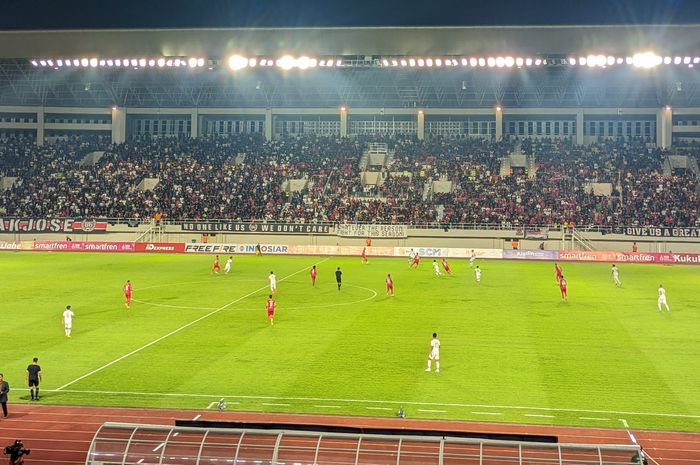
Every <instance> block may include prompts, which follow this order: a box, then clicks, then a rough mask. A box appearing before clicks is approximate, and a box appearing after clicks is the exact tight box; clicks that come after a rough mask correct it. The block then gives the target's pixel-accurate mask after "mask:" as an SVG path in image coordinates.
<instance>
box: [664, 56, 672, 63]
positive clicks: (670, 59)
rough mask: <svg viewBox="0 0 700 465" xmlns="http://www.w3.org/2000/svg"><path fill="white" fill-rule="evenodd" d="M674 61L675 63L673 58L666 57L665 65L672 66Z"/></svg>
mask: <svg viewBox="0 0 700 465" xmlns="http://www.w3.org/2000/svg"><path fill="white" fill-rule="evenodd" d="M672 61H673V58H671V57H664V64H665V65H670V64H671V62H672Z"/></svg>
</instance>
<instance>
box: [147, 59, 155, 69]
mask: <svg viewBox="0 0 700 465" xmlns="http://www.w3.org/2000/svg"><path fill="white" fill-rule="evenodd" d="M155 65H156V60H154V59H153V58H151V59H150V60H148V66H149V67H150V68H153V67H154V66H155Z"/></svg>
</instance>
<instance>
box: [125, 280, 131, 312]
mask: <svg viewBox="0 0 700 465" xmlns="http://www.w3.org/2000/svg"><path fill="white" fill-rule="evenodd" d="M124 299H125V302H124V305H125V306H126V308H131V281H130V280H128V279H127V280H126V284H124Z"/></svg>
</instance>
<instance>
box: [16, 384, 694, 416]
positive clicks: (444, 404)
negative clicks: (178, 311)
mask: <svg viewBox="0 0 700 465" xmlns="http://www.w3.org/2000/svg"><path fill="white" fill-rule="evenodd" d="M20 389H21V388H17V390H20ZM24 389H25V390H26V388H24ZM43 391H44V392H62V393H63V392H65V393H75V394H107V395H124V396H151V397H209V398H211V397H225V398H231V399H250V400H285V401H295V400H296V401H300V402H342V403H352V404H392V405H399V406H401V405H416V406H418V405H420V406H426V407H428V406H432V407H463V408H494V409H495V408H498V409H508V410H535V411H545V412H574V413H605V414H616V415H635V416H647V417H668V418H693V419H700V415H686V414H682V413H657V412H621V411H615V410H586V409H572V408H556V407H528V406H522V405H485V404H462V403H457V402H416V401H405V400H403V401H401V400H376V399H336V398H329V397H277V396H241V395H234V394H193V393H174V392H133V391H95V390H82V389H62V390H61V391H58V390H57V389H44V390H43ZM227 402H228V401H227ZM228 403H231V402H228Z"/></svg>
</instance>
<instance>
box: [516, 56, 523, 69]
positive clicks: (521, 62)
mask: <svg viewBox="0 0 700 465" xmlns="http://www.w3.org/2000/svg"><path fill="white" fill-rule="evenodd" d="M524 64H525V60H524V59H523V58H522V57H517V58H516V59H515V66H517V67H518V68H522V67H523V65H524Z"/></svg>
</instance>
